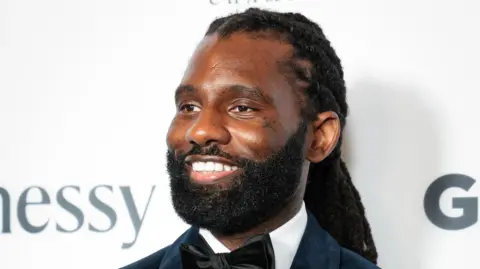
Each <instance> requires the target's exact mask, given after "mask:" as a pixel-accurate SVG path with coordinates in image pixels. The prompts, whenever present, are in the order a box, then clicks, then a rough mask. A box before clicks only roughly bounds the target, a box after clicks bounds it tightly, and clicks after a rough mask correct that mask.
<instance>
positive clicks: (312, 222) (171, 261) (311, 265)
mask: <svg viewBox="0 0 480 269" xmlns="http://www.w3.org/2000/svg"><path fill="white" fill-rule="evenodd" d="M181 244H194V245H202V241H201V238H200V234H199V233H198V228H196V227H191V228H190V229H188V230H187V231H186V232H185V233H184V234H183V235H182V236H180V237H179V238H178V239H177V240H176V241H175V242H173V243H172V244H171V245H170V247H168V250H167V252H166V253H165V256H164V257H163V259H162V262H161V263H160V265H159V267H158V269H183V268H182V260H181V257H180V245H181ZM339 265H340V246H339V245H338V243H337V242H336V241H335V240H334V239H333V238H332V237H331V236H330V235H329V234H328V233H327V232H326V231H325V230H323V229H322V228H321V227H320V225H319V224H318V223H317V221H316V219H315V217H314V216H313V215H312V214H311V213H308V222H307V227H306V229H305V233H304V234H303V237H302V241H301V242H300V245H299V247H298V250H297V253H296V254H295V258H294V259H293V263H292V266H291V269H338V268H339ZM155 269H157V268H155Z"/></svg>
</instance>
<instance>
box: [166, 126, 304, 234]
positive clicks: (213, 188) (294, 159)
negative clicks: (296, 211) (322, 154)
mask: <svg viewBox="0 0 480 269" xmlns="http://www.w3.org/2000/svg"><path fill="white" fill-rule="evenodd" d="M305 136H306V125H305V124H304V123H303V122H302V124H301V125H300V127H299V128H298V130H297V131H296V133H295V134H294V135H292V136H291V137H290V138H289V140H288V141H287V143H286V144H285V146H284V147H283V148H282V149H281V150H280V151H279V152H277V153H275V154H273V155H272V156H270V157H269V158H267V159H266V160H265V161H262V162H256V161H252V160H248V159H242V158H235V157H233V156H230V155H229V154H227V153H225V152H222V151H221V150H220V149H219V148H218V146H216V145H214V146H211V147H208V148H201V147H200V146H198V145H195V146H194V147H193V148H192V150H190V151H189V152H188V153H186V154H183V155H181V156H178V157H176V156H175V155H174V153H173V152H172V151H171V150H168V151H167V169H168V173H169V175H170V189H171V196H172V201H173V207H174V209H175V211H176V212H177V214H178V216H179V217H180V218H182V219H183V220H184V221H185V222H186V223H188V224H190V225H193V226H197V227H200V228H204V229H207V230H210V231H212V232H214V233H219V234H223V235H231V234H236V233H242V232H246V231H248V230H250V229H252V228H254V227H256V226H258V225H259V224H261V223H263V222H265V221H266V220H268V219H269V218H271V217H273V216H275V215H276V214H278V213H279V211H280V210H281V209H283V208H284V207H285V206H286V204H287V203H288V202H290V201H291V199H292V198H293V196H294V194H295V192H296V191H297V189H298V187H299V184H300V181H301V176H302V164H303V162H304V158H303V149H304V143H305ZM189 155H211V156H220V157H223V158H226V159H229V160H231V161H232V162H234V163H235V164H237V166H238V167H239V170H240V169H241V174H239V175H238V176H236V177H235V178H234V179H233V182H229V184H228V187H227V188H226V187H221V186H219V185H217V184H212V185H201V184H196V183H194V182H193V181H192V180H191V179H190V177H189V175H188V172H187V168H186V162H185V158H186V157H187V156H189Z"/></svg>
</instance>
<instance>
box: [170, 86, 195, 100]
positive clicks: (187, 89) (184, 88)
mask: <svg viewBox="0 0 480 269" xmlns="http://www.w3.org/2000/svg"><path fill="white" fill-rule="evenodd" d="M195 92H197V88H195V87H194V86H192V85H180V86H178V87H177V89H176V90H175V102H176V103H178V100H179V99H180V96H182V94H187V93H195Z"/></svg>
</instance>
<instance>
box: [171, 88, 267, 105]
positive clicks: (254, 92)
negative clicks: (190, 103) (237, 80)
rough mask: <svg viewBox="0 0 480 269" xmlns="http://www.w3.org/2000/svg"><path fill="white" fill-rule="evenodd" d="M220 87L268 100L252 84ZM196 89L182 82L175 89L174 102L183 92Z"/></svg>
mask: <svg viewBox="0 0 480 269" xmlns="http://www.w3.org/2000/svg"><path fill="white" fill-rule="evenodd" d="M222 88H224V89H226V90H227V91H233V92H234V93H236V94H239V95H250V96H252V97H254V98H257V99H261V100H263V101H268V100H269V98H267V97H266V96H265V95H264V94H263V92H262V90H261V89H260V88H258V87H254V86H245V85H241V84H232V85H225V86H223V87H222ZM197 91H198V89H197V88H196V87H195V86H193V85H189V84H182V85H180V86H178V88H177V90H176V91H175V102H177V103H178V101H179V99H180V97H181V96H182V95H183V94H194V93H196V92H197Z"/></svg>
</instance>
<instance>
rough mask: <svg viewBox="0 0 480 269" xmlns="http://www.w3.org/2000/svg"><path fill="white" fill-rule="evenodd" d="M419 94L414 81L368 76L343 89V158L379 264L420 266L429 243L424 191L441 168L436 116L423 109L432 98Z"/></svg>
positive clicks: (401, 267)
mask: <svg viewBox="0 0 480 269" xmlns="http://www.w3.org/2000/svg"><path fill="white" fill-rule="evenodd" d="M397 81H398V80H397ZM422 96H423V97H425V96H426V94H425V92H424V91H422V88H419V87H412V86H409V85H402V84H400V83H398V82H394V83H382V82H377V81H375V80H368V79H367V80H363V81H360V82H358V83H354V84H352V87H349V91H348V102H349V105H350V115H349V117H348V119H347V127H346V129H345V141H344V152H345V156H344V158H345V162H346V163H347V165H348V167H349V169H350V172H351V174H352V179H353V181H354V183H355V185H356V186H357V188H358V189H359V191H360V193H361V195H362V199H363V203H364V205H365V207H366V211H367V217H368V219H369V221H370V224H371V226H372V227H371V228H372V231H373V235H374V240H375V243H376V246H377V250H378V253H379V265H380V266H381V267H382V268H389V269H404V268H422V257H424V256H425V252H424V249H425V245H428V242H427V237H426V236H425V232H426V230H428V228H430V229H431V227H429V226H430V225H429V223H428V221H427V219H426V217H425V214H424V211H423V196H424V194H425V190H426V188H427V186H428V184H429V183H430V182H431V181H432V180H433V179H434V178H435V176H436V175H437V173H438V171H439V170H440V167H439V165H440V155H439V154H440V153H441V152H440V149H441V148H440V147H441V145H440V142H439V139H438V135H439V133H440V129H439V126H440V125H439V124H438V123H439V121H440V120H441V119H440V118H439V116H435V115H434V113H432V111H430V110H429V109H428V106H429V105H430V106H434V105H435V104H434V103H432V102H435V101H434V100H435V99H434V98H430V99H427V98H421V97H422ZM430 254H431V253H430Z"/></svg>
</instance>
